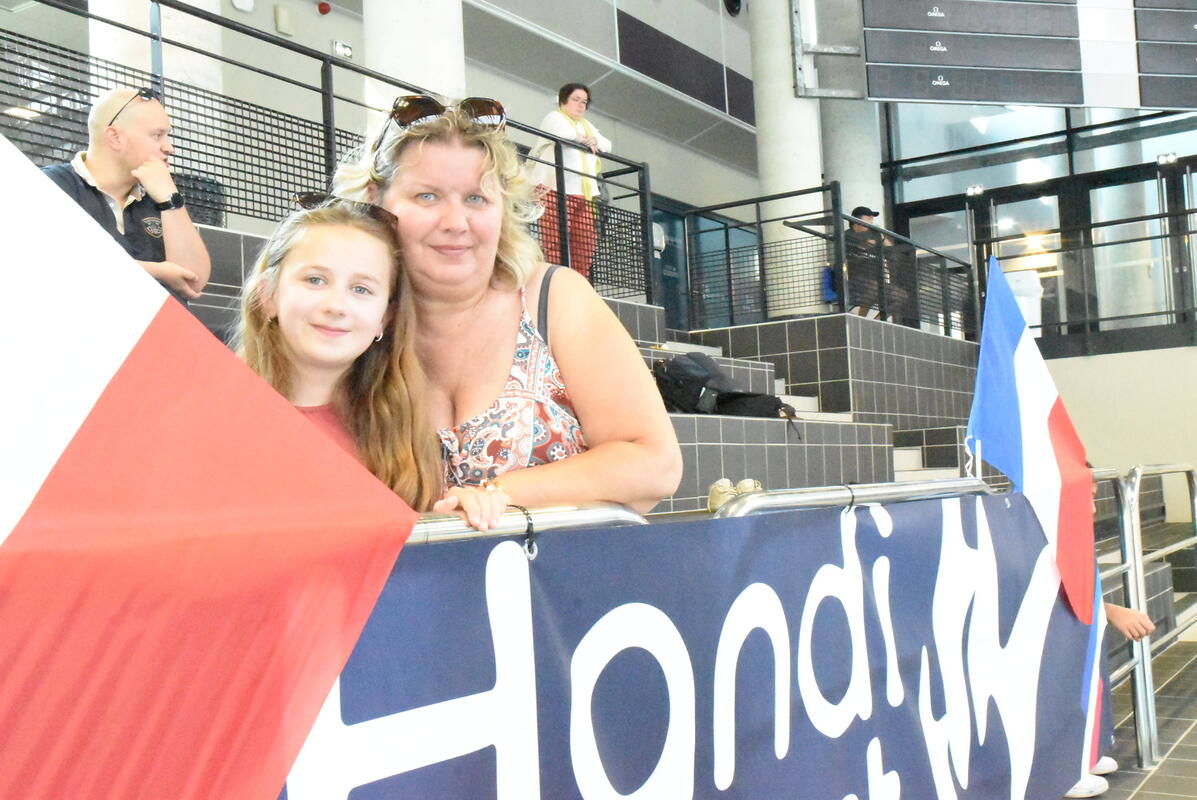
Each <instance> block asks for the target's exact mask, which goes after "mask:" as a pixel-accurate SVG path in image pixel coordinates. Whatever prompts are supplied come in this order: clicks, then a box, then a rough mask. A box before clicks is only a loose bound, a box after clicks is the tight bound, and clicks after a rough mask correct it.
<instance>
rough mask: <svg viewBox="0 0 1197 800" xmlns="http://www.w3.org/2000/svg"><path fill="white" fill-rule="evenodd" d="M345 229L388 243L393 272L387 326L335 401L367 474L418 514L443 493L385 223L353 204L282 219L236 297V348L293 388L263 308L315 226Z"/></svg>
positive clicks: (395, 245)
mask: <svg viewBox="0 0 1197 800" xmlns="http://www.w3.org/2000/svg"><path fill="white" fill-rule="evenodd" d="M321 225H328V226H346V227H350V228H354V229H356V230H360V231H363V232H365V233H368V234H370V235H372V236H375V237H376V238H378V239H379V240H380V241H382V242H383V243H385V244H386V246H387V250H388V251H389V252H390V254H391V257H392V263H393V264H394V265H395V268H394V269H393V270H392V276H391V285H390V308H391V311H392V322H391V324H390V327H389V329H388V330H387V332H386V335H384V336H383V338H382V341H380V342H375V343H372V344H371V345H370V347H368V348H367V349H366V351H365V352H364V353H362V354H361V355H360V356H358V357H357V359H356V360H355V361H354V362H353V366H352V367H350V369H349V372H348V373H347V374H346V375H345V378H344V379H343V381H342V384H341V386H340V389H339V391H338V392H337V396H336V397H335V398H334V403H335V404H336V406H337V409H338V411H339V412H340V414H341V418H342V419H343V420H344V422H345V426H346V428H348V429H349V433H350V435H351V436H352V437H353V440H354V442H355V443H356V444H357V451H358V457H359V458H360V459H361V461H362V463H363V464H364V465H365V466H366V468H367V469H369V470H370V472H372V473H374V475H375V476H376V477H377V478H378V479H379V480H380V481H382V482H383V483H385V484H386V485H387V486H389V487H391V489H392V490H394V492H395V493H396V494H397V495H399V496H400V497H402V498H403V499H404V500H406V501H407V502H408V504H409V505H411V507H412V508H414V509H416V510H417V511H427V510H428V509H430V508H431V507H432V504H433V503H434V502H436V500H437V499H438V498H439V497H440V495H441V490H442V482H443V474H442V467H441V463H440V454H439V449H438V444H437V439H436V436H435V434H434V433H433V431H432V428H431V426H430V425H429V424H428V421H427V420H428V417H427V414H426V412H425V391H424V373H423V370H422V369H421V368H420V362H419V359H417V358H416V353H415V348H414V347H413V344H412V322H413V320H414V313H413V310H412V300H411V290H410V288H409V287H408V284H407V277H406V274H405V272H404V270H403V264H402V260H401V258H400V255H399V242H398V239H397V234H396V232H395V230H394V228H392V227H391V226H390V225H388V224H386V223H385V222H384V221H382V220H380V219H378V218H376V217H375V216H373V215H371V214H370V213H368V210H367V209H366V208H365V207H363V206H362V205H361V204H358V203H346V202H340V201H332V202H329V203H326V204H324V205H320V206H317V207H315V208H310V209H301V210H299V211H296V212H294V213H293V214H291V215H290V216H289V217H287V218H286V219H285V220H283V222H282V223H281V224H280V225H279V227H278V229H277V230H275V232H274V235H273V236H271V237H270V240H269V241H268V242H267V243H266V245H265V246H264V247H263V248H262V252H261V253H260V254H259V255H258V259H257V261H256V262H255V263H254V267H253V272H252V274H251V275H250V276H249V277H248V278H247V279H246V281H245V286H244V288H243V289H242V295H241V321H240V323H239V325H238V328H237V330H236V333H235V336H234V341H233V346H234V349H235V350H236V352H237V354H238V355H239V356H241V358H242V359H244V360H245V363H246V364H248V365H249V367H250V369H252V370H253V371H254V372H256V373H258V374H259V375H261V376H262V377H263V378H265V379H266V381H267V382H269V383H270V385H271V386H273V387H274V388H275V389H276V390H277V391H278V392H279V393H280V394H282V395H284V396H286V395H288V393H289V392H290V390H291V382H292V380H293V379H294V369H293V367H292V365H291V361H290V359H289V357H288V356H287V351H286V349H285V347H284V344H283V337H282V332H281V331H280V330H279V326H278V325H277V324H275V322H274V320H272V319H270V318H268V315H267V312H266V309H265V308H264V306H263V304H264V301H266V300H267V299H269V298H272V297H274V296H275V293H276V292H277V291H278V285H279V278H280V275H281V271H282V265H283V262H284V261H285V260H286V258H287V256H288V254H290V252H291V250H292V249H293V248H294V247H295V246H296V245H297V244H298V243H299V241H300V239H301V238H302V237H303V235H304V234H305V233H306V232H307V231H309V230H311V229H312V228H314V227H316V226H321Z"/></svg>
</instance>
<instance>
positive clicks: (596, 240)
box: [528, 191, 647, 300]
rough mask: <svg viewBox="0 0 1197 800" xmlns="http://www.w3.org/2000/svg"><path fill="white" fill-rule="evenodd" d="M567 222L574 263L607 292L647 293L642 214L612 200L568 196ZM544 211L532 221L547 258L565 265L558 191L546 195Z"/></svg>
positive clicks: (620, 295) (626, 295) (615, 295)
mask: <svg viewBox="0 0 1197 800" xmlns="http://www.w3.org/2000/svg"><path fill="white" fill-rule="evenodd" d="M566 201H567V211H566V225H567V234H566V235H567V236H568V237H569V239H568V241H569V260H570V262H571V263H570V266H571V267H572V268H573V269H574V270H575V271H577V272H579V273H581V274H582V275H584V276H586V277H587V278H589V279H590V282H591V283H592V284H593V285H594V287H595V289H597V290H598V291H599V293H600V294H602V295H603V296H605V297H612V298H640V299H641V300H643V299H644V297H645V296H646V293H647V288H646V286H645V271H644V234H643V229H642V227H641V220H642V217H641V215H640V214H639V213H638V212H635V211H628V210H627V209H623V208H619V207H617V206H614V205H611V204H609V203H600V202H597V201H587V200H585V199H584V198H581V197H577V196H567V198H566ZM542 204H543V205H544V208H545V213H544V216H542V217H541V218H540V219H539V220H537V221H536V222H533V223H532V224H531V225H529V226H528V227H529V230H530V231H531V233H532V235H533V236H534V237H536V240H537V241H538V242H539V243H540V247H541V249H542V250H543V251H544V254H545V260H546V261H548V262H549V263H550V264H562V263H563V254H562V252H561V247H560V245H559V239H560V234H559V232H558V226H557V193H556V192H552V191H550V192H548V193H547V194H546V196H545V197H544V198H542Z"/></svg>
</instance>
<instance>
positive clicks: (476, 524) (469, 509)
mask: <svg viewBox="0 0 1197 800" xmlns="http://www.w3.org/2000/svg"><path fill="white" fill-rule="evenodd" d="M510 499H511V498H509V497H508V496H507V493H506V492H504V491H503V490H502V489H500V488H498V487H497V486H494V485H493V484H492V485H491V486H490V487H489V488H483V487H481V486H454V487H453V488H451V489H449V491H447V492H445V496H444V497H442V498H441V499H440V500H437V501H436V503H434V504H433V506H432V510H433V512H435V513H438V514H456V515H457V516H459V517H461V518H462V519H464V520H465V521H466V522H468V523H469V524H470V526H471V527H473V528H477V529H478V530H480V531H488V530H490V529H491V528H493V527H495V526H496V525H498V524H499V517H501V516H503V512H504V511H506V510H507V504H508V502H509V501H510Z"/></svg>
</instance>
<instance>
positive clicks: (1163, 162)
mask: <svg viewBox="0 0 1197 800" xmlns="http://www.w3.org/2000/svg"><path fill="white" fill-rule="evenodd" d="M1155 163H1157V164H1159V165H1160V166H1161V167H1163V166H1167V165H1168V164H1175V163H1176V153H1160V154H1159V155H1158V156H1156V157H1155Z"/></svg>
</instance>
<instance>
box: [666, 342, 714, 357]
mask: <svg viewBox="0 0 1197 800" xmlns="http://www.w3.org/2000/svg"><path fill="white" fill-rule="evenodd" d="M660 349H661V350H668V351H669V352H671V353H706V354H707V355H708V356H722V355H723V348H722V347H713V346H711V345H706V344H690V343H688V342H663V343H662V344H661V347H660Z"/></svg>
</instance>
